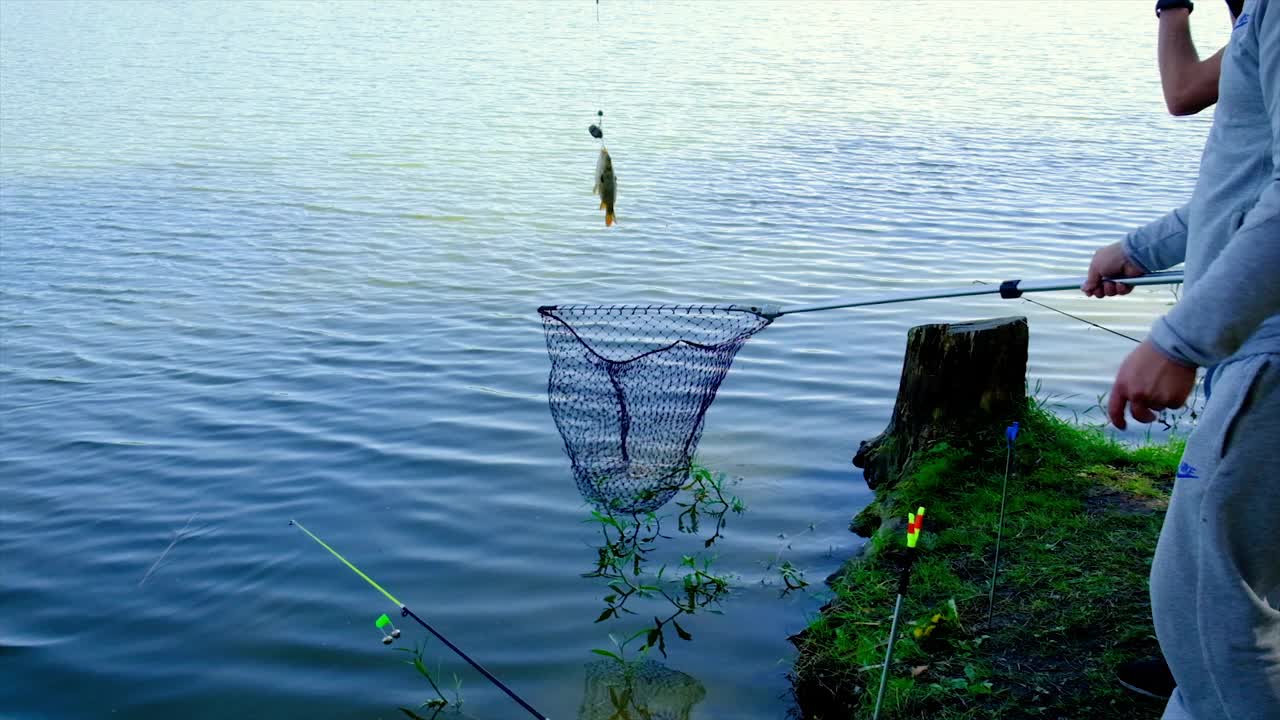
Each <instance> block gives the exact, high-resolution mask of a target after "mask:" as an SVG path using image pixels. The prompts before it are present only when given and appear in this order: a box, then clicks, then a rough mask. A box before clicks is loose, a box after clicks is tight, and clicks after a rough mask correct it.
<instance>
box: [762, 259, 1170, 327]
mask: <svg viewBox="0 0 1280 720" xmlns="http://www.w3.org/2000/svg"><path fill="white" fill-rule="evenodd" d="M1106 280H1107V281H1108V282H1115V283H1120V284H1122V285H1133V286H1138V285H1173V284H1177V283H1180V282H1182V271H1181V270H1170V271H1166V272H1154V273H1148V274H1146V275H1142V276H1140V277H1133V278H1107V279H1106ZM1084 282H1085V278H1082V277H1070V278H1050V279H1040V280H1005V281H1004V282H1002V283H1000V284H999V285H994V284H992V285H966V286H964V287H956V288H944V289H939V290H924V291H919V292H902V293H891V294H888V295H881V296H879V297H872V298H867V299H865V300H849V301H841V302H835V303H831V304H829V305H810V306H805V307H796V308H780V307H778V306H777V305H760V306H746V307H743V306H739V307H740V308H741V309H743V310H750V311H751V312H754V313H755V314H757V315H761V316H764V317H766V318H768V319H770V320H773V319H775V318H779V317H782V316H783V315H797V314H799V313H807V312H818V311H821V310H839V309H842V308H853V307H868V306H870V305H891V304H894V303H902V302H914V301H917V300H938V299H941V298H953V297H967V296H971V295H999V296H1000V297H1002V298H1004V299H1006V300H1011V299H1015V298H1020V297H1022V294H1023V293H1034V292H1052V291H1055V290H1074V289H1077V288H1079V287H1080V286H1081V285H1083V284H1084Z"/></svg>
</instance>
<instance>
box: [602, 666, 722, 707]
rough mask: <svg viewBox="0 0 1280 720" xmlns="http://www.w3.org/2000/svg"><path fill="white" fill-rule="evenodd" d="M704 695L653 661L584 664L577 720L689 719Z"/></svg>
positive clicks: (692, 683)
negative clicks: (585, 676) (585, 665)
mask: <svg viewBox="0 0 1280 720" xmlns="http://www.w3.org/2000/svg"><path fill="white" fill-rule="evenodd" d="M706 694H707V691H706V689H704V688H703V687H702V683H700V682H698V681H697V680H696V679H695V678H693V677H692V676H690V675H688V674H686V673H683V672H680V671H678V670H673V669H671V668H669V667H667V666H666V665H663V664H662V663H659V662H655V661H653V660H640V661H637V662H633V663H629V664H626V665H624V664H622V663H618V662H615V661H612V660H601V661H599V662H594V663H590V664H589V665H587V678H586V683H585V685H584V687H583V691H582V707H581V708H579V709H578V720H689V717H690V716H691V714H692V711H693V706H694V705H697V704H698V703H699V702H701V701H702V698H704V697H705V696H706Z"/></svg>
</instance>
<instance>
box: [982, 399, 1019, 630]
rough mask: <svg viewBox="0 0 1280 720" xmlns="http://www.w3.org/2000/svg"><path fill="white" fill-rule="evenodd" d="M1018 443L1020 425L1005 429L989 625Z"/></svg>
mask: <svg viewBox="0 0 1280 720" xmlns="http://www.w3.org/2000/svg"><path fill="white" fill-rule="evenodd" d="M1017 441H1018V423H1014V424H1012V425H1010V426H1009V427H1007V428H1005V431H1004V442H1005V455H1004V482H1003V483H1002V484H1001V488H1000V520H999V522H998V523H997V525H996V557H995V561H994V562H993V563H992V565H991V590H990V591H988V592H987V625H991V616H992V614H993V613H994V612H995V607H996V577H997V576H998V575H1000V538H1002V537H1003V536H1004V505H1005V500H1006V499H1007V498H1008V497H1009V469H1010V468H1012V467H1013V457H1014V444H1015V443H1017Z"/></svg>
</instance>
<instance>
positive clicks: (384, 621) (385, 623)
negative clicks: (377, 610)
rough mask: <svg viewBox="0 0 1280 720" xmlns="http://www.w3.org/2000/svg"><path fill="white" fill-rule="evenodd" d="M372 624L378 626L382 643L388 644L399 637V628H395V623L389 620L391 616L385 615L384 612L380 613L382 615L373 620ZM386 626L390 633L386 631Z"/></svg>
mask: <svg viewBox="0 0 1280 720" xmlns="http://www.w3.org/2000/svg"><path fill="white" fill-rule="evenodd" d="M373 626H374V627H376V628H378V631H379V632H381V633H382V644H383V645H390V644H391V643H392V641H394V640H395V639H396V638H398V637H400V630H399V629H397V628H396V626H395V623H393V622H391V618H389V617H387V614H386V613H382V617H380V618H378V619H377V620H374V621H373ZM388 627H389V628H391V633H390V634H388V633H387V628H388Z"/></svg>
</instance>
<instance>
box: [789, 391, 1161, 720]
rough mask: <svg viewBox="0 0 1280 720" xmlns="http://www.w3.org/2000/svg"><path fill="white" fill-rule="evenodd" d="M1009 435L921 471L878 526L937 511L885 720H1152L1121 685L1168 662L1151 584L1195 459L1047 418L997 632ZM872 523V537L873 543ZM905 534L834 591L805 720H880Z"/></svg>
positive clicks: (1010, 510)
mask: <svg viewBox="0 0 1280 720" xmlns="http://www.w3.org/2000/svg"><path fill="white" fill-rule="evenodd" d="M1002 431H1003V428H993V429H992V430H991V432H990V433H989V434H987V435H984V436H981V437H978V438H977V440H976V441H974V440H973V438H970V439H969V440H967V441H966V442H968V443H972V444H965V445H963V446H962V445H960V444H958V443H959V441H957V442H956V443H952V444H948V443H945V442H940V443H937V444H935V445H933V446H932V447H930V448H929V449H928V450H926V451H925V452H923V453H919V454H917V456H916V457H915V458H913V461H912V462H911V463H910V465H909V466H908V467H907V469H906V471H905V472H904V473H903V476H902V478H901V480H900V481H899V482H898V484H897V485H896V486H895V487H893V489H892V490H890V491H888V492H883V493H878V495H879V497H878V498H877V501H878V502H877V506H878V514H881V515H882V516H883V517H887V518H894V517H898V516H901V517H905V516H906V514H907V512H908V509H910V508H914V507H915V505H917V504H926V505H928V511H929V522H928V523H927V526H926V527H925V533H924V536H923V538H922V539H921V541H920V547H921V550H920V556H919V559H918V561H917V562H916V563H915V566H914V568H913V570H912V584H911V588H910V591H909V595H908V597H906V598H905V601H904V602H905V604H904V610H903V621H904V623H905V627H906V630H905V631H904V632H901V633H899V639H898V641H897V645H896V650H895V653H894V662H893V667H892V668H891V670H890V680H889V688H888V692H887V693H886V697H885V708H884V712H883V717H886V718H929V719H930V720H939V719H941V720H947V719H955V718H995V717H999V718H1056V717H1126V716H1133V717H1144V714H1143V713H1144V712H1145V713H1147V714H1149V715H1152V716H1154V715H1155V714H1156V713H1157V712H1158V709H1157V708H1158V706H1155V705H1152V704H1151V701H1146V700H1142V699H1140V698H1137V697H1135V696H1132V695H1129V694H1128V693H1126V692H1125V691H1124V690H1122V689H1121V688H1120V687H1119V686H1118V685H1117V684H1116V682H1115V681H1114V679H1113V677H1114V670H1115V668H1116V666H1117V665H1119V664H1120V663H1122V662H1124V661H1127V660H1130V659H1135V658H1140V657H1146V656H1152V655H1155V654H1156V653H1157V652H1158V649H1157V646H1156V642H1155V637H1154V632H1153V630H1152V628H1151V614H1150V607H1149V601H1148V594H1147V592H1148V591H1147V574H1148V571H1149V569H1150V565H1151V558H1152V555H1153V553H1154V550H1155V543H1156V538H1157V536H1158V534H1159V529H1160V524H1161V521H1162V518H1163V514H1164V509H1165V507H1166V505H1167V502H1168V497H1169V491H1170V487H1171V485H1170V484H1171V482H1172V478H1173V475H1174V470H1175V468H1176V466H1177V463H1178V458H1179V455H1180V454H1181V450H1182V442H1181V441H1179V440H1177V439H1173V440H1169V441H1166V442H1165V443H1163V444H1156V445H1151V446H1147V447H1143V448H1139V449H1136V450H1135V449H1129V448H1126V447H1124V446H1122V445H1120V444H1119V443H1117V442H1116V441H1114V440H1112V439H1109V438H1108V437H1107V436H1106V435H1105V433H1104V432H1103V431H1102V430H1101V429H1100V428H1091V427H1081V426H1079V425H1074V424H1071V423H1069V422H1066V421H1063V420H1061V419H1059V418H1057V417H1055V416H1054V415H1053V414H1052V413H1050V412H1048V411H1047V410H1046V409H1045V407H1044V403H1043V402H1040V403H1037V402H1035V401H1032V402H1031V403H1030V407H1029V408H1028V410H1027V413H1026V416H1025V418H1024V423H1023V432H1022V434H1021V435H1020V436H1019V439H1018V463H1017V464H1018V470H1017V472H1016V474H1015V475H1014V476H1013V477H1011V478H1010V482H1009V497H1008V506H1007V514H1006V519H1005V529H1004V537H1003V544H1002V548H1001V560H1000V563H1001V564H1000V577H999V585H998V587H997V589H996V594H995V606H994V616H993V618H992V621H991V622H990V623H988V622H987V591H988V587H989V583H990V580H991V570H992V554H993V549H994V544H995V539H996V521H997V514H998V511H999V506H1000V486H1001V480H1002V478H1003V472H1004V462H1005V444H1004V438H1003V433H1002ZM869 520H870V518H869V517H867V514H865V513H864V515H863V516H860V520H859V522H858V524H860V525H861V526H862V527H863V528H865V529H871V530H874V529H875V528H873V527H870V522H869ZM903 535H904V534H903V533H902V532H900V530H899V528H898V527H896V526H893V524H892V523H886V525H885V527H884V528H883V529H881V530H880V531H879V532H876V533H875V534H874V536H873V537H872V538H871V540H870V541H869V542H868V547H867V551H866V554H865V556H864V558H863V559H861V560H855V561H854V562H852V563H850V564H849V565H847V566H846V568H845V569H843V570H842V571H841V572H840V573H838V574H837V575H836V576H833V578H832V579H831V582H830V585H831V589H832V591H833V593H834V597H833V599H832V601H831V602H830V604H829V605H828V606H827V607H826V608H824V610H823V612H822V613H821V614H820V615H819V616H817V617H816V618H815V619H814V620H813V622H812V623H811V624H810V626H809V627H808V628H807V629H806V630H805V631H804V632H803V633H802V634H801V635H799V636H797V638H795V640H796V644H797V646H798V647H799V649H800V656H799V659H798V660H797V662H796V665H795V669H794V677H793V680H794V686H795V692H796V697H797V701H798V703H799V704H800V707H801V709H802V712H803V713H804V716H805V717H806V718H810V719H811V720H834V719H836V718H839V719H840V720H845V719H846V718H863V717H870V716H871V707H872V705H873V703H874V699H875V692H876V688H877V685H878V682H879V671H880V667H881V662H882V660H883V657H884V652H885V646H886V643H887V642H888V635H889V615H890V613H891V609H892V607H893V601H894V593H895V591H896V587H897V574H898V563H899V562H900V560H901V558H902V556H903V552H902V546H903V544H904V537H903Z"/></svg>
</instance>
